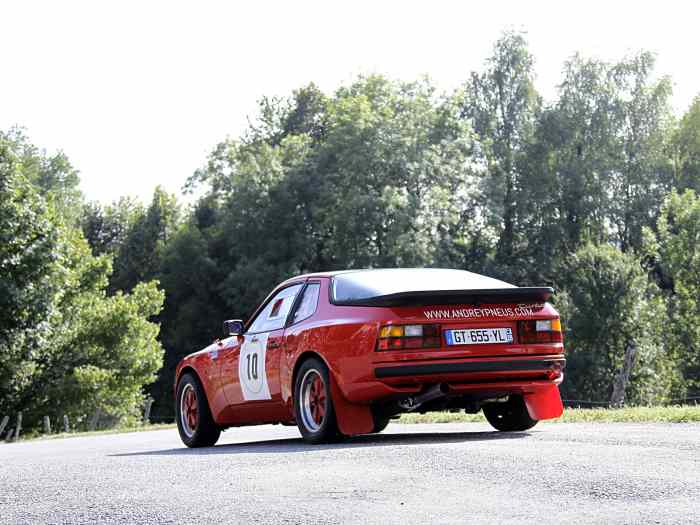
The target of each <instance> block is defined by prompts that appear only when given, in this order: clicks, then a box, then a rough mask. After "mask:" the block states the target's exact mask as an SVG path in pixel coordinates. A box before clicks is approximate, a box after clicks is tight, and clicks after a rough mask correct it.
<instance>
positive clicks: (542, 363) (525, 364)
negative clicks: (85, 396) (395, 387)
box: [374, 357, 566, 379]
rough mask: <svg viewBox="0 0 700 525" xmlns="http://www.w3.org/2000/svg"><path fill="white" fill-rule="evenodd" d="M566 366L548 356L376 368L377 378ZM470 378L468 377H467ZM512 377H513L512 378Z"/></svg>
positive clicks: (555, 369)
mask: <svg viewBox="0 0 700 525" xmlns="http://www.w3.org/2000/svg"><path fill="white" fill-rule="evenodd" d="M565 367H566V359H565V358H563V357H546V358H539V359H517V360H508V361H463V362H457V363H428V364H408V365H399V366H380V367H377V368H375V369H374V376H375V377H376V378H377V379H384V378H390V377H391V378H400V377H406V378H413V377H416V376H426V375H446V374H449V375H453V374H460V375H461V374H465V375H467V376H468V375H469V374H482V373H498V372H507V373H511V372H519V371H522V372H545V373H546V372H550V371H551V372H553V373H557V374H558V373H561V372H562V371H563V370H564V368H565ZM465 379H468V377H465ZM510 379H512V378H510Z"/></svg>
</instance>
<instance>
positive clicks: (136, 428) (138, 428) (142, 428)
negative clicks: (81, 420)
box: [0, 423, 176, 443]
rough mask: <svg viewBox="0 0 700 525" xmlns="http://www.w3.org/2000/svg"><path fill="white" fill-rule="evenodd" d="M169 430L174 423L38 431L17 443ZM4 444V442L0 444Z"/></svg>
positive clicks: (20, 438) (29, 433) (25, 436)
mask: <svg viewBox="0 0 700 525" xmlns="http://www.w3.org/2000/svg"><path fill="white" fill-rule="evenodd" d="M169 428H176V425H175V423H153V424H139V425H124V426H119V427H114V428H109V429H106V430H92V431H75V432H60V433H56V434H48V435H47V434H43V433H41V432H39V431H30V432H27V433H24V432H23V433H22V434H20V436H19V441H33V440H38V439H65V438H72V437H85V436H103V435H108V434H124V433H127V432H148V431H151V430H164V429H169ZM0 443H4V441H2V442H0Z"/></svg>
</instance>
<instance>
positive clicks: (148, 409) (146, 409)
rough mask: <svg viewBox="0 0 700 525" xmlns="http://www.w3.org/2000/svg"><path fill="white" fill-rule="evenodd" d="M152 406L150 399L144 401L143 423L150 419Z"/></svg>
mask: <svg viewBox="0 0 700 525" xmlns="http://www.w3.org/2000/svg"><path fill="white" fill-rule="evenodd" d="M152 406H153V399H151V398H150V397H149V398H148V399H146V406H145V407H144V409H143V422H144V423H148V422H149V420H150V418H151V407H152Z"/></svg>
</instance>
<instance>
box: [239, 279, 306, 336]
mask: <svg viewBox="0 0 700 525" xmlns="http://www.w3.org/2000/svg"><path fill="white" fill-rule="evenodd" d="M301 287H302V285H301V284H295V285H294V286H289V287H287V288H285V289H284V290H280V291H279V293H278V294H277V295H275V296H274V297H273V298H272V299H271V300H270V302H269V303H267V305H266V306H265V308H263V310H262V312H260V313H259V314H258V316H257V317H256V318H255V320H254V321H253V322H252V323H251V325H250V327H249V328H248V332H250V333H257V332H270V331H271V330H277V329H278V328H282V327H283V326H284V322H285V320H286V319H287V315H288V314H289V310H290V309H291V308H292V305H293V304H294V298H295V297H296V296H297V294H298V293H299V290H301Z"/></svg>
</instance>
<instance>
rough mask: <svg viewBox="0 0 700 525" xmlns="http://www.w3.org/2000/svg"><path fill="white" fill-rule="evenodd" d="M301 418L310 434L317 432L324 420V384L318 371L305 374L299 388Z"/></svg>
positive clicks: (325, 397) (325, 400)
mask: <svg viewBox="0 0 700 525" xmlns="http://www.w3.org/2000/svg"><path fill="white" fill-rule="evenodd" d="M301 400H302V402H301V416H302V419H303V422H304V425H305V426H306V428H307V429H308V430H309V431H310V432H317V431H318V430H319V429H320V428H321V426H322V425H323V421H324V419H325V418H326V404H327V393H326V383H325V381H324V380H323V377H322V376H321V374H320V373H319V372H318V370H314V369H311V370H309V371H308V372H306V375H305V376H304V379H303V380H302V387H301Z"/></svg>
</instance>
